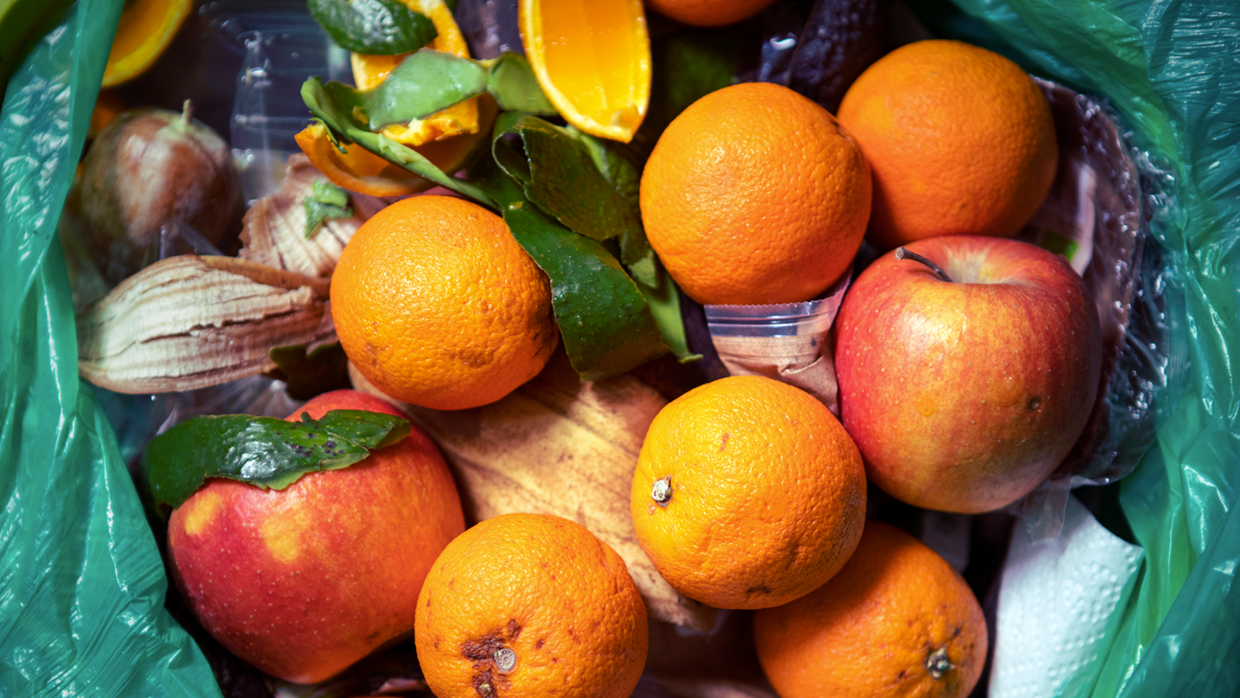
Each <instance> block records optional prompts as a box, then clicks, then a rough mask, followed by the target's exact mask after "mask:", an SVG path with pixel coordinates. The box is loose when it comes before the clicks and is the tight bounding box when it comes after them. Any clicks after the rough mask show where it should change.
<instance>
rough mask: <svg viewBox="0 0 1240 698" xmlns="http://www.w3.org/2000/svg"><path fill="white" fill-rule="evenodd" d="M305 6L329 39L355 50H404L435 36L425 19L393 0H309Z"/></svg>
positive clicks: (390, 52) (392, 52)
mask: <svg viewBox="0 0 1240 698" xmlns="http://www.w3.org/2000/svg"><path fill="white" fill-rule="evenodd" d="M307 9H309V10H310V15H311V16H313V17H314V20H315V21H316V22H318V23H319V24H320V25H322V27H323V29H325V30H327V34H328V36H330V37H331V38H332V41H334V42H336V44H337V45H339V46H340V47H342V48H344V49H346V50H349V51H354V52H357V53H365V54H373V55H382V56H392V55H396V54H398V53H408V52H409V51H416V50H418V49H420V48H422V47H423V46H425V45H427V44H429V43H430V42H431V41H433V40H434V39H435V37H436V36H438V32H436V31H435V25H434V24H433V23H432V22H431V21H430V20H429V19H427V18H426V17H425V16H423V15H421V14H419V13H417V12H414V11H413V10H410V9H409V8H408V7H407V6H406V5H405V4H404V3H402V2H396V0H309V1H308V2H307Z"/></svg>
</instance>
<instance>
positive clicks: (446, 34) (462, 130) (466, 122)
mask: <svg viewBox="0 0 1240 698" xmlns="http://www.w3.org/2000/svg"><path fill="white" fill-rule="evenodd" d="M404 3H405V5H406V6H408V7H409V9H411V10H413V11H414V12H417V13H419V14H421V15H423V16H425V17H426V18H427V19H429V20H430V21H431V24H433V25H435V31H436V32H437V34H436V36H435V38H434V40H432V41H431V43H430V45H429V46H428V47H427V50H434V51H443V52H444V53H450V54H452V55H454V56H459V57H461V58H469V46H468V45H466V43H465V35H463V34H462V33H461V28H460V27H459V26H457V24H456V19H455V18H454V17H453V16H452V10H451V9H450V8H449V7H448V5H447V4H446V3H445V2H444V0H404ZM408 55H409V54H407V53H398V54H395V55H392V56H375V55H367V54H361V53H350V54H349V58H350V61H351V63H352V66H353V82H354V84H356V85H357V89H359V90H363V91H367V92H368V91H370V90H373V89H375V88H376V87H378V86H379V85H380V84H381V83H382V82H383V81H384V80H386V79H387V76H388V75H390V74H391V72H392V71H393V70H395V69H396V66H398V65H400V63H401V61H403V60H405V57H406V56H408ZM480 123H481V122H480V121H479V117H478V99H477V98H474V99H467V100H465V101H464V102H461V103H459V104H454V105H452V106H450V107H448V108H447V109H442V110H440V111H437V112H435V113H434V114H431V115H430V116H427V117H426V118H424V119H413V120H412V121H410V122H409V123H408V124H391V125H389V126H385V127H383V129H382V130H381V131H380V133H382V134H383V135H385V136H387V137H388V138H391V139H392V140H394V141H396V142H397V143H401V144H404V145H408V146H416V145H422V144H424V143H431V142H433V141H437V140H441V139H444V138H451V137H452V136H457V135H461V134H476V133H479V132H480V131H482V130H485V129H484V127H483V126H482V125H480ZM487 126H489V124H487ZM488 134H489V131H488ZM428 157H429V156H428ZM449 171H450V172H451V171H452V170H449Z"/></svg>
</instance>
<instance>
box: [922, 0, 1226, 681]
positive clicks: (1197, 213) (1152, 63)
mask: <svg viewBox="0 0 1240 698" xmlns="http://www.w3.org/2000/svg"><path fill="white" fill-rule="evenodd" d="M956 1H957V4H958V5H959V6H960V7H961V9H963V10H964V12H965V13H967V16H966V17H964V18H963V20H964V21H953V18H950V17H947V18H943V24H942V26H941V28H943V29H945V30H946V31H948V32H953V33H956V34H957V35H959V38H962V39H966V40H971V41H975V42H977V43H982V44H988V43H993V42H994V41H996V40H997V41H999V42H1003V43H1006V45H1007V46H1008V47H1010V48H1011V49H1013V50H1014V51H1015V53H1012V52H1009V51H1005V52H1006V53H1008V55H1010V56H1011V57H1013V58H1015V59H1016V60H1018V61H1019V62H1021V63H1022V65H1024V66H1025V67H1026V68H1028V69H1030V70H1031V71H1032V72H1034V73H1038V74H1041V75H1043V76H1045V77H1048V78H1050V79H1053V80H1057V81H1060V82H1063V83H1066V84H1068V85H1071V86H1073V87H1075V88H1076V89H1079V90H1081V91H1083V92H1088V93H1092V94H1097V95H1101V96H1103V97H1106V98H1107V99H1108V100H1109V101H1110V104H1111V106H1112V107H1113V108H1114V109H1115V110H1116V111H1117V112H1118V113H1119V114H1120V116H1121V118H1122V119H1123V121H1124V122H1125V125H1127V126H1128V127H1130V128H1131V129H1132V131H1133V133H1132V138H1133V140H1134V142H1135V144H1136V146H1137V147H1138V148H1139V149H1141V150H1142V151H1144V152H1145V153H1147V154H1148V157H1149V158H1150V160H1151V161H1152V163H1153V164H1154V165H1156V166H1157V168H1158V169H1161V170H1165V171H1167V172H1168V173H1169V174H1170V179H1171V181H1170V182H1167V183H1166V185H1168V186H1166V187H1165V189H1164V192H1163V193H1164V194H1165V195H1166V196H1165V199H1164V204H1165V205H1164V206H1163V207H1162V208H1161V209H1160V210H1159V211H1157V212H1155V213H1154V218H1153V219H1152V220H1151V221H1150V227H1151V230H1152V232H1153V233H1154V234H1155V236H1156V237H1157V238H1158V239H1159V241H1160V242H1161V243H1162V246H1163V254H1164V264H1165V265H1166V266H1167V272H1168V273H1167V274H1166V277H1167V279H1168V280H1169V282H1170V283H1171V284H1173V285H1174V286H1175V287H1177V288H1174V289H1168V291H1170V292H1169V293H1167V294H1166V295H1167V297H1168V298H1170V299H1171V301H1172V302H1171V304H1170V305H1169V307H1168V308H1167V310H1166V315H1167V317H1166V323H1167V326H1168V328H1169V329H1170V330H1171V336H1170V338H1169V339H1170V346H1168V347H1164V348H1163V349H1164V351H1165V354H1166V355H1167V356H1168V357H1169V360H1170V364H1171V365H1170V366H1169V367H1168V368H1169V370H1168V374H1169V376H1170V377H1171V384H1170V385H1169V386H1168V388H1167V389H1166V390H1164V392H1163V393H1162V395H1161V396H1160V398H1159V399H1160V401H1161V402H1162V404H1161V409H1162V410H1165V411H1166V412H1167V415H1168V418H1167V419H1166V421H1165V422H1164V423H1163V425H1162V427H1161V428H1160V429H1159V432H1158V437H1157V441H1156V442H1155V444H1154V447H1153V448H1151V449H1150V450H1149V451H1147V452H1146V454H1145V456H1144V458H1143V459H1142V460H1141V462H1140V464H1139V465H1138V467H1137V469H1136V470H1135V471H1134V472H1133V473H1132V474H1131V475H1130V476H1129V477H1127V478H1126V479H1124V480H1123V481H1122V482H1121V485H1120V505H1121V507H1122V508H1123V511H1124V514H1125V516H1126V517H1127V520H1128V523H1129V525H1130V526H1131V527H1132V531H1133V534H1134V536H1135V537H1136V541H1137V542H1138V543H1139V544H1140V545H1141V546H1143V547H1144V548H1145V551H1146V556H1145V565H1144V567H1143V569H1142V571H1141V576H1140V578H1139V580H1138V583H1137V593H1135V594H1133V595H1132V597H1131V598H1130V602H1129V605H1128V607H1127V608H1126V609H1124V616H1123V619H1122V623H1121V625H1120V626H1119V629H1118V631H1117V632H1116V634H1115V635H1114V636H1113V637H1111V638H1108V642H1109V643H1110V648H1111V649H1110V654H1109V656H1107V658H1106V662H1105V665H1104V666H1103V668H1102V670H1101V672H1100V675H1099V676H1097V677H1095V679H1094V680H1093V681H1092V682H1091V683H1088V684H1085V686H1086V690H1085V691H1083V692H1082V693H1081V695H1093V696H1123V697H1124V698H1136V697H1150V698H1153V697H1155V696H1157V697H1165V696H1234V695H1240V661H1237V659H1236V658H1237V657H1240V587H1236V586H1233V584H1234V581H1235V576H1236V570H1237V567H1238V566H1240V514H1238V513H1237V512H1236V511H1235V508H1236V504H1237V494H1238V493H1240V365H1235V362H1236V361H1237V357H1240V313H1238V310H1240V308H1238V307H1237V300H1238V294H1237V289H1240V249H1237V242H1240V50H1238V49H1237V46H1238V44H1237V40H1238V39H1240V5H1238V4H1236V3H1229V2H1217V1H1211V0H1196V1H1194V0H1186V1H1183V2H1166V1H1163V0H1157V1H1154V2H1134V1H1133V0H1094V1H1093V2H1089V3H1060V2H1052V1H1051V0H1010V1H1009V2H1002V1H1000V0H956ZM958 19H959V18H958ZM969 20H972V22H970V21H969ZM979 20H980V21H979ZM991 47H992V48H996V50H1003V48H1002V47H1001V46H997V45H992V46H991Z"/></svg>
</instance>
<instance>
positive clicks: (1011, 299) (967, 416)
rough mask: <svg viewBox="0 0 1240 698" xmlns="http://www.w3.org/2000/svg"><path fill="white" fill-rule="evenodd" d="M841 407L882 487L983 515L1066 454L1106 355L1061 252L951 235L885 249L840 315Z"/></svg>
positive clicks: (1090, 309) (925, 503)
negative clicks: (887, 251) (886, 251)
mask: <svg viewBox="0 0 1240 698" xmlns="http://www.w3.org/2000/svg"><path fill="white" fill-rule="evenodd" d="M835 327H836V333H837V334H836V343H835V362H836V371H837V374H838V380H839V399H840V417H841V421H842V422H843V424H844V428H845V429H846V430H847V431H848V433H849V434H851V435H852V437H853V439H854V440H855V441H856V443H857V447H858V448H859V449H860V450H861V455H862V458H863V460H864V461H865V466H866V474H867V475H868V476H869V477H870V479H871V481H873V482H874V484H876V485H877V486H878V487H880V488H881V489H882V490H884V491H885V492H887V493H888V494H890V495H892V496H893V497H895V498H897V499H900V500H902V501H904V502H908V503H909V504H913V505H916V506H919V507H923V508H927V509H937V510H941V511H950V512H959V513H980V512H985V511H993V510H995V509H999V508H1001V507H1003V506H1006V505H1008V504H1010V503H1012V502H1014V501H1016V500H1017V499H1020V498H1021V497H1023V496H1024V495H1026V494H1028V493H1029V492H1030V491H1031V490H1032V489H1033V488H1035V487H1036V486H1037V485H1038V484H1039V483H1040V482H1042V481H1043V480H1044V479H1046V477H1047V476H1048V475H1049V474H1050V473H1051V471H1053V470H1054V469H1055V468H1056V467H1057V466H1058V465H1059V463H1060V462H1061V461H1062V460H1063V459H1064V458H1065V457H1066V456H1067V455H1068V452H1069V451H1071V449H1072V446H1073V444H1074V443H1075V442H1076V440H1077V438H1078V437H1079V436H1080V434H1081V432H1082V431H1083V430H1084V428H1085V425H1086V422H1087V421H1088V419H1089V416H1090V413H1091V411H1092V409H1093V406H1094V398H1095V397H1096V395H1097V391H1098V382H1099V372H1100V371H1101V365H1102V340H1101V335H1100V330H1099V321H1098V314H1097V310H1096V308H1095V306H1094V302H1093V299H1092V298H1091V297H1090V296H1089V294H1088V292H1087V291H1086V289H1085V286H1084V284H1083V283H1082V281H1081V278H1080V277H1079V276H1078V275H1077V274H1076V272H1075V271H1073V269H1072V267H1070V266H1069V265H1068V263H1067V261H1066V260H1065V259H1063V258H1062V257H1060V256H1058V255H1055V254H1052V253H1051V252H1048V251H1046V250H1043V249H1041V248H1039V247H1036V246H1034V245H1031V244H1029V243H1025V242H1020V241H1018V240H1009V239H1001V238H994V237H981V236H965V235H957V236H946V237H938V238H930V239H926V240H920V241H917V242H913V243H910V244H908V245H905V246H904V247H903V248H897V249H896V250H893V251H892V252H890V253H888V254H886V255H884V256H883V257H880V258H879V259H878V260H876V261H875V262H874V263H873V264H871V265H870V266H869V267H867V268H866V269H865V271H864V272H862V274H861V275H860V276H859V277H858V278H857V281H856V283H854V284H853V285H852V287H851V288H849V289H848V292H847V295H846V296H845V297H844V301H843V303H842V304H841V306H840V310H839V315H838V316H837V318H836V325H835Z"/></svg>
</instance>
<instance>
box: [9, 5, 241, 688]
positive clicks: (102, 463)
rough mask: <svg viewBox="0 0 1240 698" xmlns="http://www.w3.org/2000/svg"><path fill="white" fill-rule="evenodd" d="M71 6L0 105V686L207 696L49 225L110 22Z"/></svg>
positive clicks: (87, 8) (116, 11) (204, 676)
mask: <svg viewBox="0 0 1240 698" xmlns="http://www.w3.org/2000/svg"><path fill="white" fill-rule="evenodd" d="M120 10H121V1H120V0H81V2H79V3H78V4H77V5H76V6H74V8H73V9H71V10H70V11H69V14H68V16H67V18H65V19H64V20H63V21H62V23H61V24H60V26H58V27H57V28H55V29H54V30H52V31H51V32H50V33H49V34H48V35H47V36H46V37H45V38H44V39H43V40H42V41H41V42H39V43H38V44H37V45H36V46H35V47H34V49H33V51H32V53H31V54H30V55H29V56H28V57H27V58H26V60H25V61H24V62H23V63H22V66H21V67H20V68H19V69H18V71H17V73H16V74H15V75H14V76H13V78H12V79H11V80H10V83H9V86H8V91H7V92H6V93H5V100H4V107H3V112H0V163H3V168H0V177H2V178H3V180H4V191H5V205H4V207H3V211H0V221H2V227H0V231H3V232H2V233H0V259H2V260H3V262H0V264H2V265H3V271H4V273H3V274H0V299H2V302H0V390H3V397H2V398H0V498H2V499H3V502H4V505H3V509H4V513H3V514H0V693H2V694H4V695H6V696H19V695H69V696H83V695H101V696H134V697H137V698H142V697H145V696H151V697H152V698H154V697H155V696H204V697H206V696H218V695H220V694H219V690H218V689H217V688H216V684H215V680H214V677H213V676H212V674H211V670H210V668H209V667H208V665H207V663H206V661H205V660H204V659H203V656H202V654H201V652H199V650H198V647H197V646H196V645H195V644H194V643H193V642H192V641H191V640H190V638H189V636H188V635H187V634H186V633H185V632H184V631H183V630H182V629H181V628H180V627H178V626H177V625H176V623H174V622H173V621H172V619H171V617H170V616H169V615H168V613H167V612H166V611H165V610H164V608H163V600H164V594H165V591H166V589H167V582H166V579H165V577H164V571H163V565H162V563H161V562H160V558H159V553H158V550H157V549H156V546H155V539H154V536H152V534H151V529H150V527H149V526H148V525H147V523H146V517H145V515H144V513H143V510H142V505H141V504H140V503H139V501H138V497H137V493H136V492H135V490H134V487H133V482H132V481H131V480H130V478H129V475H128V473H127V472H126V470H125V465H124V463H123V462H122V460H121V458H120V453H119V451H118V448H117V443H116V437H115V435H114V434H113V432H112V429H111V427H110V426H109V425H108V422H107V420H106V419H105V418H104V415H103V412H102V410H101V409H100V406H99V403H98V402H97V401H96V399H95V396H94V392H93V391H92V390H91V389H90V387H89V386H87V385H85V384H83V383H82V382H81V381H79V380H78V376H77V370H76V356H77V347H76V341H75V336H74V327H73V300H72V296H71V294H70V291H69V280H68V275H67V270H66V266H65V260H64V256H63V254H62V253H61V249H60V245H59V244H57V242H56V237H55V233H56V224H57V220H58V219H59V217H60V211H61V207H62V206H63V203H64V199H65V195H66V193H67V191H68V188H69V182H70V179H71V177H72V175H73V170H74V168H75V167H76V165H77V161H78V155H79V153H80V152H81V150H82V144H83V142H84V140H85V137H86V128H87V125H88V123H89V119H90V114H91V109H92V107H93V105H94V102H95V96H96V94H97V92H98V90H99V84H100V81H101V80H102V76H103V67H104V64H105V59H106V57H107V55H108V48H109V46H110V45H111V42H112V35H113V33H114V32H115V30H116V23H117V18H118V17H119V15H120Z"/></svg>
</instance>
